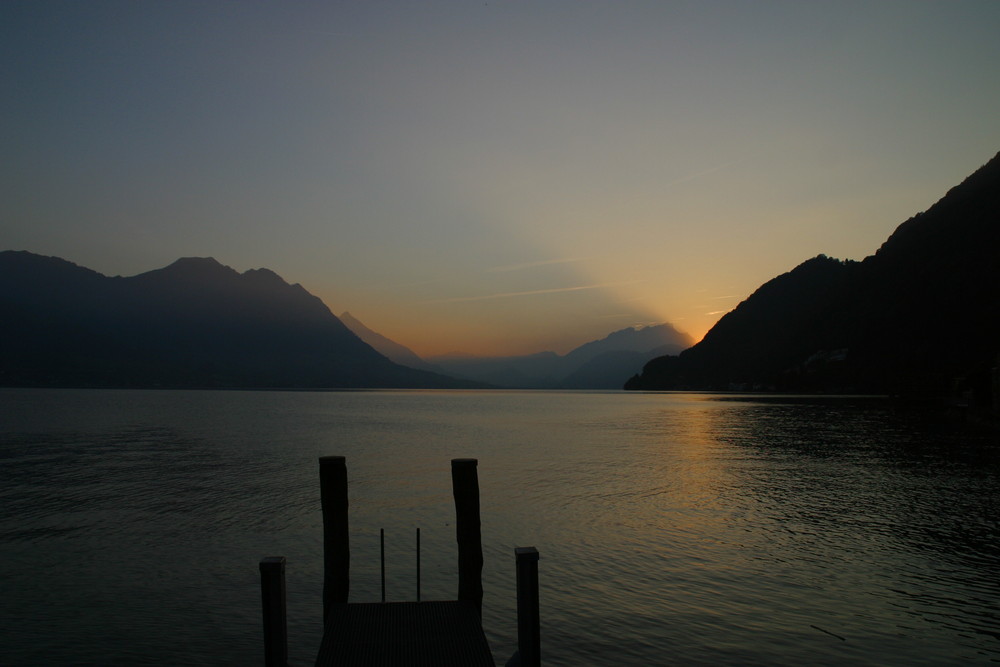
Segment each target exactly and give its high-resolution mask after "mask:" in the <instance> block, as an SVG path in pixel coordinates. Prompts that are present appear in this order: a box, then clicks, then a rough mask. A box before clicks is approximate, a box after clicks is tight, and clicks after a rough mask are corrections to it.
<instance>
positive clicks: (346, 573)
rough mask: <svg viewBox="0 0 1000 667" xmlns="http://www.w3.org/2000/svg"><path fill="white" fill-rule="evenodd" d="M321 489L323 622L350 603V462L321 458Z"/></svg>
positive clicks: (327, 457) (339, 458) (336, 457)
mask: <svg viewBox="0 0 1000 667" xmlns="http://www.w3.org/2000/svg"><path fill="white" fill-rule="evenodd" d="M319 488H320V497H321V499H322V504H323V619H324V620H326V619H327V618H328V617H329V615H330V609H331V607H332V606H333V605H334V604H338V603H346V602H347V594H348V590H349V588H350V571H351V549H350V544H349V541H348V524H347V463H346V461H345V459H344V457H343V456H321V457H320V459H319Z"/></svg>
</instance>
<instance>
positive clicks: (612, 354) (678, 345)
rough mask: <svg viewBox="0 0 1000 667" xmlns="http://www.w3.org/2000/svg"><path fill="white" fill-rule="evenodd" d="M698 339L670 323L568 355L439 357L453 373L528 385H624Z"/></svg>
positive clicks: (438, 362)
mask: <svg viewBox="0 0 1000 667" xmlns="http://www.w3.org/2000/svg"><path fill="white" fill-rule="evenodd" d="M692 342H693V341H692V340H691V339H690V337H689V336H688V335H687V334H684V333H681V332H679V331H677V330H676V329H674V328H673V327H672V326H671V325H669V324H659V325H656V326H649V327H640V328H635V327H629V328H627V329H622V330H620V331H615V332H614V333H611V334H609V335H608V336H607V337H605V338H603V339H601V340H596V341H592V342H589V343H585V344H584V345H581V346H580V347H578V348H576V349H574V350H572V351H570V352H569V353H567V354H566V355H564V356H560V355H558V354H556V353H555V352H539V353H537V354H531V355H524V356H516V357H455V356H449V357H434V358H432V359H429V360H428V361H430V362H431V363H433V364H434V366H435V367H437V368H440V369H441V370H442V371H443V372H445V373H447V374H448V375H454V376H456V377H463V378H470V379H475V380H479V381H481V382H488V383H490V384H495V385H498V386H502V387H516V388H527V389H619V388H621V384H622V378H624V377H628V376H629V374H630V373H635V372H636V371H638V370H639V369H640V368H642V365H643V364H644V363H645V362H646V361H648V360H649V359H652V358H653V357H655V356H658V355H661V354H677V353H678V352H680V351H681V350H683V349H685V348H686V347H688V346H690V345H691V343H692Z"/></svg>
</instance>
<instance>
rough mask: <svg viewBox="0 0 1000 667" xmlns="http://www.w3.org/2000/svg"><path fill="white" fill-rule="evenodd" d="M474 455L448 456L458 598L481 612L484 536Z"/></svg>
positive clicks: (476, 462)
mask: <svg viewBox="0 0 1000 667" xmlns="http://www.w3.org/2000/svg"><path fill="white" fill-rule="evenodd" d="M478 464H479V461H477V460H476V459H452V460H451V485H452V491H453V493H454V495H455V537H456V539H457V540H458V599H459V600H468V601H470V602H472V603H474V604H475V605H476V608H477V609H478V610H479V613H480V615H482V613H483V538H482V526H481V524H480V521H479V475H478V473H477V472H476V466H477V465H478Z"/></svg>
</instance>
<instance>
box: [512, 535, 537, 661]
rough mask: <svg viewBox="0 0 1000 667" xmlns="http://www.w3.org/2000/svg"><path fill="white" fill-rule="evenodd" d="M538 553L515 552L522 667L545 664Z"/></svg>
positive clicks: (524, 549)
mask: <svg viewBox="0 0 1000 667" xmlns="http://www.w3.org/2000/svg"><path fill="white" fill-rule="evenodd" d="M538 558H539V556H538V549H536V548H535V547H518V548H516V549H514V559H515V562H516V564H517V652H518V653H519V654H520V656H521V667H539V665H541V664H542V639H541V619H540V618H539V614H538Z"/></svg>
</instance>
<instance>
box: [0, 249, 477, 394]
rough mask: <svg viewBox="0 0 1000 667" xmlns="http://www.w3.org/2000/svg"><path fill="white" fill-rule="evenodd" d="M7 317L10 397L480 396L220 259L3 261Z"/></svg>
mask: <svg viewBox="0 0 1000 667" xmlns="http://www.w3.org/2000/svg"><path fill="white" fill-rule="evenodd" d="M0 316H2V318H3V321H4V322H5V326H4V327H3V328H2V331H0V384H2V385H6V386H72V387H242V388H254V387H257V388H264V387H275V388H348V387H361V388H363V387H400V388H414V387H424V388H428V387H429V388H462V387H475V386H481V385H479V384H477V383H473V382H469V381H465V380H456V379H453V378H448V377H445V376H443V375H441V374H437V373H430V372H427V371H421V370H415V369H412V368H407V367H404V366H400V365H398V364H395V363H393V362H391V361H389V360H388V359H386V358H385V357H384V356H382V355H381V354H379V353H378V352H376V351H375V350H374V349H372V347H371V346H369V345H368V344H367V343H364V342H363V341H361V340H360V339H359V338H358V337H357V336H356V335H354V334H353V333H352V332H351V331H350V330H349V329H348V328H347V327H346V326H344V324H343V323H342V322H341V321H340V320H339V319H337V317H336V316H334V315H333V314H332V313H331V312H330V310H329V309H328V308H327V307H326V306H325V305H324V304H323V302H322V301H321V300H320V299H318V298H317V297H315V296H313V295H312V294H310V293H309V292H307V291H306V290H305V289H304V288H303V287H302V286H301V285H298V284H295V285H289V284H288V283H286V282H285V281H284V280H282V279H281V278H280V277H279V276H278V275H277V274H275V273H274V272H273V271H270V270H268V269H255V270H250V271H246V272H245V273H238V272H236V271H234V270H233V269H231V268H229V267H227V266H223V265H222V264H220V263H219V262H217V261H216V260H215V259H212V258H196V257H188V258H183V259H179V260H177V261H176V262H174V263H173V264H171V265H170V266H167V267H165V268H162V269H157V270H155V271H149V272H147V273H143V274H140V275H137V276H133V277H128V278H122V277H114V278H109V277H107V276H104V275H102V274H100V273H97V272H95V271H92V270H90V269H86V268H83V267H80V266H77V265H76V264H73V263H71V262H68V261H66V260H63V259H59V258H56V257H43V256H40V255H35V254H32V253H29V252H24V251H4V252H0Z"/></svg>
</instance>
